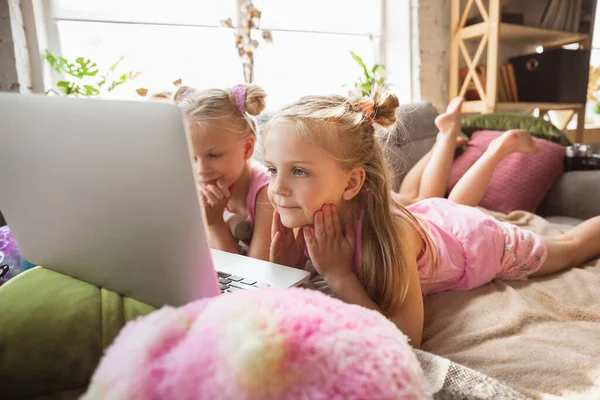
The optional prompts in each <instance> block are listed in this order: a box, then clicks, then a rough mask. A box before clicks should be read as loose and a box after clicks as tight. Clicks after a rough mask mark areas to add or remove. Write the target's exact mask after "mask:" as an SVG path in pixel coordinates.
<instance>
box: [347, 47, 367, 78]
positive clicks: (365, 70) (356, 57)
mask: <svg viewBox="0 0 600 400" xmlns="http://www.w3.org/2000/svg"><path fill="white" fill-rule="evenodd" d="M350 55H351V56H352V58H353V59H354V61H356V62H357V63H358V65H360V67H361V68H362V69H363V72H364V74H365V76H366V77H368V76H369V70H368V69H367V66H366V65H365V62H364V61H363V59H362V58H360V57H359V56H358V54H356V53H355V52H353V51H352V50H350Z"/></svg>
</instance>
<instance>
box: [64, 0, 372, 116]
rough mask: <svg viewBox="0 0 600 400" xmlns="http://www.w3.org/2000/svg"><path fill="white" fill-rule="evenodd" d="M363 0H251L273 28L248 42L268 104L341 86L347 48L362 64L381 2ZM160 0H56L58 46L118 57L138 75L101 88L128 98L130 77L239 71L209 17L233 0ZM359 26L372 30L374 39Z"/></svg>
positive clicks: (222, 14)
mask: <svg viewBox="0 0 600 400" xmlns="http://www.w3.org/2000/svg"><path fill="white" fill-rule="evenodd" d="M217 3H218V5H215V4H217ZM372 3H373V4H371V5H370V6H369V7H365V6H364V2H363V1H359V0H349V1H341V0H331V1H328V2H323V1H321V0H305V1H301V2H300V1H297V0H281V1H280V0H256V5H257V6H258V7H262V9H263V19H262V23H261V27H264V28H268V29H273V43H271V44H268V43H264V42H263V41H262V40H260V39H259V42H260V45H259V47H258V49H257V50H256V52H255V72H254V76H255V79H254V80H255V83H257V84H259V85H261V86H263V87H264V89H265V91H266V92H267V95H268V99H267V104H268V108H276V107H280V106H282V105H283V104H285V103H288V102H290V101H293V100H295V99H297V98H298V97H300V96H303V95H307V94H328V93H342V94H345V93H347V91H348V90H349V89H350V88H351V86H352V83H353V82H354V81H355V80H356V78H357V77H358V76H360V75H361V73H362V70H361V69H360V67H359V66H358V64H356V63H355V62H354V60H353V59H352V58H351V57H350V54H349V51H350V50H353V51H355V52H356V53H358V54H359V55H360V56H361V57H362V58H363V59H364V61H365V62H366V63H367V65H373V63H374V60H375V54H376V53H375V50H376V48H377V43H378V39H379V36H378V35H379V34H380V32H379V30H380V17H381V16H380V13H381V9H380V2H378V1H374V2H372ZM164 4H165V3H153V2H146V1H141V0H130V1H126V2H120V1H119V2H118V1H117V0H90V1H87V2H86V5H85V7H84V6H83V5H82V3H81V2H80V1H75V0H56V1H55V5H56V9H55V10H54V17H55V19H56V21H57V26H58V32H59V40H60V44H61V49H62V55H63V56H65V57H67V58H75V57H80V56H83V57H87V58H90V59H92V60H94V61H96V62H97V63H98V65H99V67H100V69H101V70H102V69H105V68H107V67H109V66H110V65H111V64H112V63H114V62H115V61H117V60H118V59H119V58H120V57H121V56H123V57H125V59H124V61H123V62H122V63H121V65H120V66H119V71H122V72H128V71H134V72H137V71H139V72H141V73H142V75H141V76H140V77H139V78H137V79H136V80H135V81H133V82H130V83H127V84H125V85H122V86H120V87H118V88H117V89H115V90H114V91H113V92H111V93H110V94H109V96H111V97H114V96H116V97H126V98H137V97H138V96H137V94H136V92H135V90H136V89H137V88H140V87H145V88H148V89H149V90H150V91H151V92H154V93H156V92H158V91H162V90H171V91H172V90H174V87H173V86H172V85H171V82H173V81H174V80H175V79H179V78H181V79H182V80H183V82H184V84H186V85H191V86H194V87H198V88H208V87H223V86H231V85H233V84H236V83H239V82H242V81H243V75H242V62H241V60H240V58H239V57H238V55H237V51H236V49H235V46H234V33H233V30H231V29H227V28H222V27H219V20H221V19H224V18H226V17H228V16H234V14H235V7H236V6H235V5H236V2H235V1H219V2H214V1H212V0H199V1H190V0H176V1H172V2H170V3H169V7H165V5H164ZM315 10H318V11H315ZM341 15H343V18H341V17H340V16H341ZM332 16H335V18H333V17H332ZM188 24H189V25H194V26H187V25H188ZM198 25H201V26H198ZM368 33H372V34H374V35H375V40H374V41H371V40H370V39H369V35H368ZM258 36H259V33H258V32H257V33H256V34H255V37H257V38H258ZM343 85H347V86H346V87H343Z"/></svg>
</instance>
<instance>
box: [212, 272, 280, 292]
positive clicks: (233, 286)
mask: <svg viewBox="0 0 600 400" xmlns="http://www.w3.org/2000/svg"><path fill="white" fill-rule="evenodd" d="M217 275H218V276H219V289H221V294H224V293H233V292H237V291H239V290H254V289H261V288H268V287H269V286H270V285H269V284H268V283H261V282H257V281H256V280H254V279H250V278H244V277H242V276H237V275H231V274H228V273H226V272H222V271H217Z"/></svg>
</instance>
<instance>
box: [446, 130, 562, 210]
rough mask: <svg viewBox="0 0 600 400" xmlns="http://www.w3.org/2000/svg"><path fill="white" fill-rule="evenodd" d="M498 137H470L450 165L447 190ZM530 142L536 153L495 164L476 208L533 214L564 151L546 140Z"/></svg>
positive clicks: (557, 174) (559, 168)
mask: <svg viewBox="0 0 600 400" xmlns="http://www.w3.org/2000/svg"><path fill="white" fill-rule="evenodd" d="M501 134H502V132H499V131H479V132H475V133H474V134H473V136H472V138H471V141H470V143H469V146H468V147H467V149H466V150H465V151H464V152H463V153H462V154H461V155H459V156H458V157H457V158H456V159H455V160H454V163H453V164H452V170H451V172H450V181H449V185H448V190H451V189H452V188H453V187H454V185H456V183H457V182H458V180H459V179H460V178H461V177H462V176H463V175H464V173H465V172H467V170H468V169H469V168H470V167H471V166H472V165H473V164H474V163H475V161H477V159H479V157H480V156H481V155H482V154H483V153H484V152H485V150H486V149H487V147H488V145H489V144H490V142H491V141H492V140H494V139H495V138H497V137H498V136H500V135H501ZM533 140H534V142H535V144H536V145H537V147H538V149H539V152H538V153H537V154H522V153H513V154H510V155H508V156H507V157H506V158H505V159H504V160H502V161H501V162H500V163H499V164H498V167H497V168H496V171H494V175H493V176H492V179H491V181H490V184H489V187H488V189H487V192H486V194H485V196H484V198H483V200H482V201H481V203H479V205H480V206H482V207H484V208H487V209H489V210H494V211H500V212H503V213H509V212H511V211H514V210H525V211H530V212H535V211H536V209H537V207H538V206H539V205H540V203H541V202H542V200H543V199H544V197H545V196H546V194H547V193H548V191H549V190H550V189H551V188H552V185H553V184H554V182H556V181H557V180H558V178H560V176H561V174H562V172H563V162H564V155H565V148H564V147H563V146H561V145H559V144H556V143H552V142H549V141H547V140H542V139H537V138H533Z"/></svg>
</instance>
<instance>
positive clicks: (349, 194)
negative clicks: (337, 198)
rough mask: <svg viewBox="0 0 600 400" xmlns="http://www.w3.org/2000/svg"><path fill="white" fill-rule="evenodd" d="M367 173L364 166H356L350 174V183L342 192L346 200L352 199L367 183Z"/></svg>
mask: <svg viewBox="0 0 600 400" xmlns="http://www.w3.org/2000/svg"><path fill="white" fill-rule="evenodd" d="M365 178H366V173H365V170H364V169H362V168H354V169H352V170H351V171H350V173H349V174H348V183H347V185H346V188H345V189H344V193H343V194H342V198H343V199H344V200H346V201H350V200H352V199H353V198H354V197H355V196H356V195H357V194H358V193H359V192H360V189H362V187H363V185H364V183H365Z"/></svg>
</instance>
